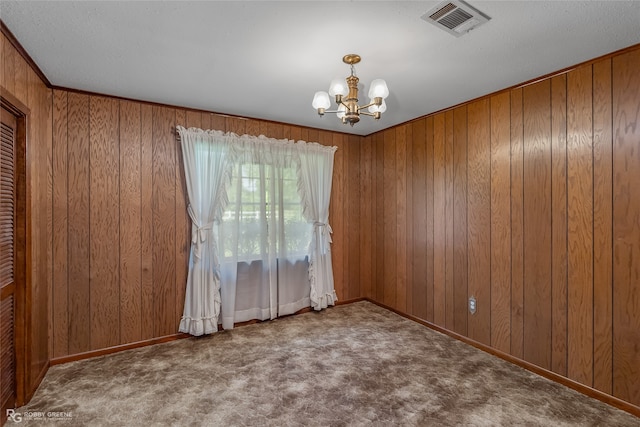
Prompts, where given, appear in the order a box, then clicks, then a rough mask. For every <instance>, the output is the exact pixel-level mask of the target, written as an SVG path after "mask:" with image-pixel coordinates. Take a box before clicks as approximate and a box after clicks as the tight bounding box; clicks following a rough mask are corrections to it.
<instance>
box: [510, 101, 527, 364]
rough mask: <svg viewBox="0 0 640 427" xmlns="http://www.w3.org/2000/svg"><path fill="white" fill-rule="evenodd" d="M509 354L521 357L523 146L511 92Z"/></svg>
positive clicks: (517, 105)
mask: <svg viewBox="0 0 640 427" xmlns="http://www.w3.org/2000/svg"><path fill="white" fill-rule="evenodd" d="M510 93H511V354H512V355H513V356H515V357H518V358H521V359H522V358H523V357H524V341H523V338H524V335H523V333H524V144H523V126H524V123H523V117H522V89H514V90H512V91H511V92H510Z"/></svg>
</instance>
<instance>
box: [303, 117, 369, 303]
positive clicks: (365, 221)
mask: <svg viewBox="0 0 640 427" xmlns="http://www.w3.org/2000/svg"><path fill="white" fill-rule="evenodd" d="M294 129H295V128H294ZM297 139H300V138H297ZM372 159H373V157H372V143H371V138H363V139H362V142H361V146H360V188H359V190H358V194H359V195H360V197H357V196H356V195H353V194H352V195H351V197H353V198H354V199H355V202H356V204H357V206H358V208H359V212H358V218H359V221H358V224H357V225H358V226H359V228H360V241H359V244H360V248H359V249H360V294H359V295H356V297H358V296H364V297H366V298H372V297H373V290H372V272H373V265H374V264H373V263H372V256H373V248H372V246H373V227H372V221H371V219H372V215H373V211H372V209H371V208H372V206H373V192H372V188H373V187H372V183H373V175H372Z"/></svg>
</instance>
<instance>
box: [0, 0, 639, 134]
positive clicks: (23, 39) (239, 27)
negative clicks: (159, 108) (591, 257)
mask: <svg viewBox="0 0 640 427" xmlns="http://www.w3.org/2000/svg"><path fill="white" fill-rule="evenodd" d="M469 3H470V4H472V5H473V6H474V7H476V8H478V9H480V10H481V11H482V12H484V13H485V14H487V15H489V16H490V17H491V18H492V19H491V20H490V21H489V23H487V24H485V25H484V26H482V27H480V28H478V29H476V30H474V31H472V32H470V33H468V34H467V35H465V36H463V37H460V38H456V37H454V36H452V35H450V34H448V33H446V32H444V31H442V30H439V29H438V28H436V27H434V26H433V25H429V24H427V23H426V22H425V21H423V20H421V19H420V16H421V15H423V14H424V13H425V12H426V11H427V10H429V9H431V8H432V7H433V6H435V5H436V4H438V2H436V1H421V2H409V1H385V2H383V1H350V2H347V1H339V2H329V1H299V2H292V1H289V2H274V1H257V2H247V1H233V2H222V1H209V2H206V1H205V2H203V1H200V2H196V1H177V2H171V1H151V2H136V1H133V2H132V1H129V2H124V1H122V2H119V1H107V2H97V1H69V2H62V1H4V0H2V1H0V19H2V21H3V22H4V23H5V24H6V25H7V27H8V28H9V29H10V30H11V32H12V33H13V34H14V35H15V36H16V38H17V39H18V41H19V42H20V43H21V44H22V45H23V47H24V48H25V49H26V51H27V52H29V54H30V55H31V57H32V58H33V59H34V61H35V62H36V63H37V64H38V66H39V67H40V68H41V69H42V71H43V72H44V74H45V75H46V76H47V78H48V79H49V80H50V81H51V83H52V84H53V85H56V86H62V87H68V88H75V89H81V90H87V91H91V92H98V93H104V94H110V95H116V96H122V97H127V98H134V99H138V100H145V101H153V102H160V103H166V104H171V105H179V106H185V107H192V108H198V109H204V110H210V111H215V112H222V113H227V114H235V115H241V116H246V117H253V118H261V119H268V120H275V121H281V122H287V123H293V124H299V125H305V126H312V127H318V128H324V129H328V130H338V131H345V132H353V133H357V134H360V135H366V134H369V133H372V132H375V131H378V130H381V129H384V128H387V127H389V126H392V125H394V124H398V123H402V122H405V121H407V120H410V119H413V118H416V117H419V116H422V115H425V114H428V113H432V112H434V111H438V110H441V109H443V108H447V107H450V106H453V105H455V104H458V103H460V102H464V101H467V100H470V99H473V98H476V97H478V96H482V95H485V94H488V93H491V92H494V91H496V90H499V89H503V88H506V87H509V86H512V85H515V84H518V83H522V82H524V81H527V80H530V79H533V78H536V77H538V76H542V75H544V74H548V73H551V72H554V71H557V70H559V69H562V68H565V67H568V66H571V65H574V64H577V63H580V62H582V61H586V60H589V59H592V58H594V57H597V56H600V55H603V54H606V53H609V52H612V51H615V50H618V49H622V48H624V47H627V46H631V45H633V44H637V43H640V2H636V1H624V2H617V1H548V2H547V1H526V2H525V1H518V2H516V1H497V2H496V1H478V0H470V1H469ZM346 53H357V54H359V55H361V56H362V62H361V63H360V64H358V65H357V66H356V71H357V74H358V77H360V83H361V86H362V89H363V92H364V93H361V95H362V96H361V101H362V100H363V98H365V96H366V91H368V85H369V83H370V82H371V80H373V79H374V78H378V77H379V78H384V79H385V80H386V81H387V84H388V86H389V89H390V91H391V95H390V97H389V98H388V99H387V105H388V110H387V112H386V113H385V114H383V116H382V119H381V120H380V121H378V122H375V121H374V120H372V119H370V118H368V117H364V118H362V121H361V122H360V123H358V124H357V125H355V126H354V127H353V128H350V127H348V126H345V125H342V124H341V123H340V122H339V120H338V119H337V118H336V117H335V116H334V115H327V116H325V117H323V118H320V117H318V115H317V114H316V112H315V110H313V108H312V107H311V100H312V97H313V94H314V93H315V91H317V90H327V89H328V85H329V82H330V81H331V79H332V78H334V77H346V76H347V75H348V73H349V69H348V66H347V65H345V64H343V63H342V56H343V55H344V54H346Z"/></svg>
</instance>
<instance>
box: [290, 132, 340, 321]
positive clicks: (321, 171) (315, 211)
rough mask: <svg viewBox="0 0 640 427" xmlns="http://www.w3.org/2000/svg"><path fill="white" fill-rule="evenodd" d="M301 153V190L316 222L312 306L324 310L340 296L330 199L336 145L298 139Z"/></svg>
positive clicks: (311, 257)
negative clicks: (333, 260)
mask: <svg viewBox="0 0 640 427" xmlns="http://www.w3.org/2000/svg"><path fill="white" fill-rule="evenodd" d="M297 145H298V147H299V148H298V155H299V157H300V168H299V170H298V175H299V185H300V187H299V190H300V196H301V198H302V212H303V215H304V217H305V218H306V219H307V220H308V221H309V222H310V223H312V224H313V232H312V236H311V244H310V246H309V279H310V282H311V293H310V298H311V306H312V307H313V308H314V310H321V309H323V308H326V307H328V306H330V305H334V304H335V301H337V299H338V297H337V296H336V291H335V289H334V284H333V266H332V263H331V233H332V232H333V231H332V230H331V226H330V225H329V199H330V196H331V181H332V176H333V156H334V153H335V152H336V149H337V147H324V146H322V145H319V144H309V143H304V142H302V141H300V142H298V144H297Z"/></svg>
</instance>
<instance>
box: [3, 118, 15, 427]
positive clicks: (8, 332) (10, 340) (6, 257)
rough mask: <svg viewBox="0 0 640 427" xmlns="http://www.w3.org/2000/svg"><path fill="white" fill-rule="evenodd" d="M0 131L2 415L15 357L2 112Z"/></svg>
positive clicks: (10, 155) (8, 144)
mask: <svg viewBox="0 0 640 427" xmlns="http://www.w3.org/2000/svg"><path fill="white" fill-rule="evenodd" d="M0 117H1V120H0V122H1V131H0V344H1V346H0V368H1V372H0V389H1V392H2V395H1V397H2V400H1V401H2V414H0V417H2V416H4V413H5V409H6V408H13V405H14V404H15V400H16V354H15V342H14V341H15V296H16V292H15V291H16V283H15V274H14V273H15V243H16V242H15V213H16V186H15V182H16V180H15V164H16V162H15V129H16V119H15V116H14V115H13V114H11V113H10V112H9V111H7V110H5V109H4V108H2V115H1V116H0Z"/></svg>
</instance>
